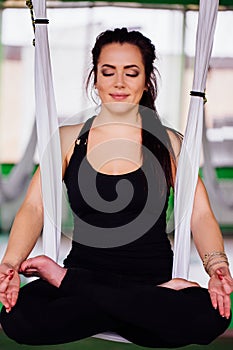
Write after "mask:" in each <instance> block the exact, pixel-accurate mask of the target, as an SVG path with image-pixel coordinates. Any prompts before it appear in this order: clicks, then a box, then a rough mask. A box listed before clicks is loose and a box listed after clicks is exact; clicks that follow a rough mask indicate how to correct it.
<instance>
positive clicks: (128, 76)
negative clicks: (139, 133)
mask: <svg viewBox="0 0 233 350" xmlns="http://www.w3.org/2000/svg"><path fill="white" fill-rule="evenodd" d="M145 81H146V77H145V68H144V64H143V60H142V55H141V52H140V49H139V48H138V47H137V46H136V45H132V44H128V43H124V44H120V43H112V44H107V45H105V46H104V47H103V48H102V50H101V53H100V56H99V61H98V65H97V77H96V84H95V87H96V88H97V90H98V94H99V97H100V99H101V102H102V104H104V105H105V106H107V108H110V109H111V108H113V110H114V112H127V110H129V109H130V108H132V107H135V105H138V104H139V101H140V100H141V97H142V94H143V91H144V90H145Z"/></svg>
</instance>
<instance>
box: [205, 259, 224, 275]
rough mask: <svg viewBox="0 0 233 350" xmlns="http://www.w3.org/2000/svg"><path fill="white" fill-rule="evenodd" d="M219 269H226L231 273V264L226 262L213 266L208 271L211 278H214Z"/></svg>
mask: <svg viewBox="0 0 233 350" xmlns="http://www.w3.org/2000/svg"><path fill="white" fill-rule="evenodd" d="M219 269H224V270H225V271H226V269H227V270H228V271H229V264H228V263H226V262H222V263H221V262H219V263H218V264H216V265H214V266H212V267H211V268H210V269H209V271H208V274H209V276H210V277H212V276H213V275H214V274H215V273H216V271H217V270H219Z"/></svg>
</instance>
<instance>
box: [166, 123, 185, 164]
mask: <svg viewBox="0 0 233 350" xmlns="http://www.w3.org/2000/svg"><path fill="white" fill-rule="evenodd" d="M166 131H167V134H168V136H169V139H170V142H171V146H172V149H173V152H174V155H175V157H176V159H178V158H179V155H180V149H181V145H182V140H183V135H182V134H181V133H180V132H178V131H176V130H174V129H172V128H168V127H166Z"/></svg>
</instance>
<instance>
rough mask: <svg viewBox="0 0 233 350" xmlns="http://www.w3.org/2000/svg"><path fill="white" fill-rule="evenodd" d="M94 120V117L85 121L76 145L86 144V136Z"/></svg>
mask: <svg viewBox="0 0 233 350" xmlns="http://www.w3.org/2000/svg"><path fill="white" fill-rule="evenodd" d="M94 119H95V116H93V117H91V118H89V119H87V120H86V122H85V123H84V125H83V127H82V129H81V130H80V132H79V135H78V137H77V139H76V144H78V145H79V144H87V139H88V134H89V131H90V128H91V125H92V123H93V120H94Z"/></svg>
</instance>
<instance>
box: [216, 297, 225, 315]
mask: <svg viewBox="0 0 233 350" xmlns="http://www.w3.org/2000/svg"><path fill="white" fill-rule="evenodd" d="M217 302H218V310H219V313H220V315H221V316H225V313H224V311H225V310H224V302H223V297H222V295H218V296H217Z"/></svg>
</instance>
